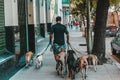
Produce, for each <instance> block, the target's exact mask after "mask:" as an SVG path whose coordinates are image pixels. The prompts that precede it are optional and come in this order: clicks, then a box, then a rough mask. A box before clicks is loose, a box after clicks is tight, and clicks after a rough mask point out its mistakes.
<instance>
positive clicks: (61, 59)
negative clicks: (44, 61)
mask: <svg viewBox="0 0 120 80" xmlns="http://www.w3.org/2000/svg"><path fill="white" fill-rule="evenodd" d="M54 56H55V60H56V62H57V64H56V70H57V73H58V75H61V76H62V77H64V70H65V56H66V54H65V52H64V51H61V52H60V53H59V54H56V55H54Z"/></svg>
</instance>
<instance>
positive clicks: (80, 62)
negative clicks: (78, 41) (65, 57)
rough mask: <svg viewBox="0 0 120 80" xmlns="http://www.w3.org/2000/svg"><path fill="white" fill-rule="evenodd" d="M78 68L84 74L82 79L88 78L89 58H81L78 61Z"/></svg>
mask: <svg viewBox="0 0 120 80" xmlns="http://www.w3.org/2000/svg"><path fill="white" fill-rule="evenodd" d="M77 63H78V68H79V70H80V71H81V73H82V78H83V79H85V78H86V77H87V68H88V62H87V58H86V57H85V56H81V57H79V58H78V60H77Z"/></svg>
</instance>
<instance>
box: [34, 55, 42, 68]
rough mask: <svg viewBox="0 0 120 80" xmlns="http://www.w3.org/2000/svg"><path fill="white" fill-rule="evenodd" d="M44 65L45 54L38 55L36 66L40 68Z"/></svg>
mask: <svg viewBox="0 0 120 80" xmlns="http://www.w3.org/2000/svg"><path fill="white" fill-rule="evenodd" d="M42 65H43V56H42V55H37V56H36V58H35V68H36V69H38V68H40V67H41V66H42Z"/></svg>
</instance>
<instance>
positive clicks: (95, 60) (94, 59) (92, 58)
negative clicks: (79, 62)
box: [87, 54, 98, 72]
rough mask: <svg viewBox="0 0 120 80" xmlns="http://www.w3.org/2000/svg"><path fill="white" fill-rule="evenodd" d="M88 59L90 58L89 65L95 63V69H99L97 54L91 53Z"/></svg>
mask: <svg viewBox="0 0 120 80" xmlns="http://www.w3.org/2000/svg"><path fill="white" fill-rule="evenodd" d="M87 60H88V65H89V66H91V65H93V68H94V71H95V72H96V69H97V67H96V65H97V63H98V58H97V56H96V55H94V54H90V55H89V56H88V59H87Z"/></svg>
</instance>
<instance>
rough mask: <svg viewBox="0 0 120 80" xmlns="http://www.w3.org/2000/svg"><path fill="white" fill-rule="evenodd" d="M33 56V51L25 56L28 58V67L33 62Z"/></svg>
mask: <svg viewBox="0 0 120 80" xmlns="http://www.w3.org/2000/svg"><path fill="white" fill-rule="evenodd" d="M32 56H33V53H32V52H31V51H29V52H27V53H26V54H25V57H26V67H28V66H29V64H30V61H31V60H32Z"/></svg>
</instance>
